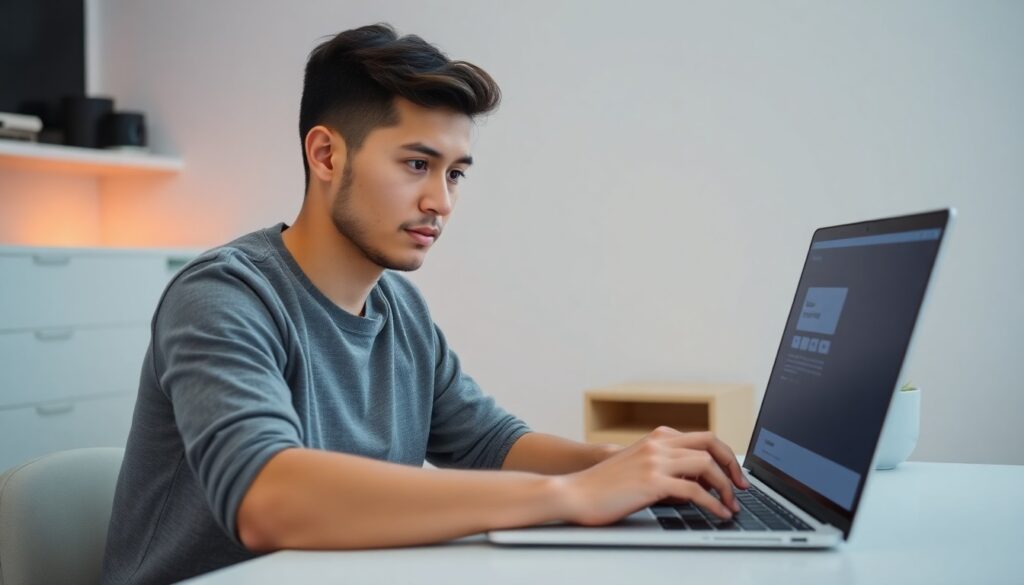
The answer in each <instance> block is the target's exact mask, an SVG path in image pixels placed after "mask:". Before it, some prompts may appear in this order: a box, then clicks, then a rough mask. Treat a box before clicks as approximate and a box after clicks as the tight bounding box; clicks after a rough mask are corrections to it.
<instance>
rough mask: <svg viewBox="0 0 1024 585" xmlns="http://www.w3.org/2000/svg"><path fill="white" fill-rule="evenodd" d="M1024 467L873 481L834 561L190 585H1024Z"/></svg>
mask: <svg viewBox="0 0 1024 585" xmlns="http://www.w3.org/2000/svg"><path fill="white" fill-rule="evenodd" d="M1022 485H1024V466H1017V465H967V464H955V463H904V464H903V465H901V466H899V467H898V468H896V469H895V470H892V471H879V472H876V473H874V474H873V475H872V476H871V480H870V482H869V484H868V487H867V491H866V492H865V495H864V500H863V501H862V502H861V510H860V512H859V513H858V517H857V520H856V522H855V523H854V527H853V533H852V535H851V538H850V540H849V541H847V542H846V543H844V544H842V545H840V547H839V548H838V549H834V550H828V551H782V550H770V551H767V550H738V549H734V550H708V549H669V548H661V549H643V548H633V549H630V548H584V547H559V548H546V547H501V546H495V545H491V544H489V543H487V542H486V541H485V540H484V539H483V537H482V536H475V537H469V538H465V539H460V540H458V541H454V542H451V543H447V544H442V545H436V546H425V547H415V548H405V549H390V550H373V551H341V552H309V551H282V552H277V553H273V554H270V555H267V556H264V557H260V558H258V559H255V560H252V561H248V562H245V563H240V564H237V565H234V566H231V567H227V568H225V569H222V570H220V571H215V572H213V573H209V574H207V575H204V576H201V577H199V578H197V579H195V580H193V581H191V583H195V584H202V585H216V584H222V583H247V584H262V583H265V584H267V585H280V584H281V583H341V582H346V583H425V582H443V583H446V584H451V585H458V584H463V583H465V584H467V585H469V584H471V585H479V584H480V583H488V584H501V583H509V584H513V583H514V584H516V585H521V584H522V583H564V582H587V583H595V584H600V583H609V584H610V583H623V582H626V581H628V582H632V583H643V584H644V585H648V584H654V583H666V584H668V583H671V584H672V585H678V584H679V583H683V582H687V583H708V584H715V583H737V584H739V583H751V584H753V583H758V584H762V585H763V584H767V583H814V584H819V583H840V584H846V583H870V584H872V585H873V584H877V583H899V584H901V585H906V584H911V583H986V584H997V583H1024V572H1022V571H1021V570H1020V569H1019V565H1020V560H1021V557H1022V556H1024V502H1022V500H1021V494H1020V491H1021V486H1022Z"/></svg>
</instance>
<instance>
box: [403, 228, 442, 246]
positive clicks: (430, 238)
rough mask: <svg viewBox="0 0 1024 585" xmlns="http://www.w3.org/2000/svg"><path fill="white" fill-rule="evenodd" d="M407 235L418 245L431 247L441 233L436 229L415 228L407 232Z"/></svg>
mask: <svg viewBox="0 0 1024 585" xmlns="http://www.w3.org/2000/svg"><path fill="white" fill-rule="evenodd" d="M405 233H407V234H409V237H410V238H412V239H413V241H414V242H416V243H417V244H419V245H421V246H429V245H431V244H433V243H434V240H436V239H437V235H438V234H439V233H440V232H439V231H438V230H437V229H436V228H413V229H407V230H405Z"/></svg>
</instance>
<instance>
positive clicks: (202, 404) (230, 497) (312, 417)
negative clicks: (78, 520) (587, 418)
mask: <svg viewBox="0 0 1024 585" xmlns="http://www.w3.org/2000/svg"><path fill="white" fill-rule="evenodd" d="M284 227H285V226H284V224H278V225H276V226H273V227H271V228H267V229H264V230H260V231H257V232H254V233H251V234H249V235H246V236H243V237H241V238H239V239H237V240H235V241H234V242H231V243H230V244H227V245H225V246H222V247H220V248H215V249H213V250H210V251H208V252H206V253H204V254H202V255H201V256H200V257H199V258H197V259H196V260H194V261H193V262H191V263H190V264H189V265H188V266H186V267H185V268H183V269H182V270H181V272H180V273H179V274H178V275H177V276H176V277H175V278H174V280H173V281H172V282H171V283H170V284H169V285H168V287H167V290H166V291H165V292H164V295H163V297H162V298H161V300H160V303H159V305H158V307H157V309H156V313H155V314H154V316H153V322H152V341H151V343H150V346H149V349H148V350H147V352H146V356H145V360H144V363H143V366H142V375H141V380H140V382H139V395H138V401H137V403H136V405H135V415H134V418H133V421H132V429H131V433H130V435H129V437H128V445H127V449H126V451H125V458H124V463H123V464H122V467H121V474H120V476H119V478H118V482H117V492H116V495H115V497H114V508H113V515H112V517H111V520H110V531H109V534H108V536H107V549H106V557H105V560H104V567H103V582H104V583H164V582H169V581H175V580H180V579H185V578H188V577H191V576H194V575H198V574H200V573H205V572H207V571H212V570H214V569H218V568H220V567H224V566H226V565H230V564H233V563H237V562H240V561H244V560H246V559H250V558H253V557H254V556H255V555H254V554H253V553H251V552H249V551H248V550H247V549H246V548H244V547H243V546H242V544H241V542H240V541H239V539H238V533H237V530H236V525H235V517H236V512H237V510H238V506H239V503H240V502H241V500H242V497H243V496H244V495H245V492H246V490H248V489H249V486H250V484H251V483H252V481H253V479H254V478H255V476H256V474H257V473H258V472H259V471H260V469H261V468H262V467H263V465H265V464H266V463H267V461H268V460H269V459H270V458H271V457H272V456H273V455H274V454H276V453H278V452H279V451H281V450H282V449H286V448H289V447H306V448H312V449H323V450H330V451H340V452H344V453H350V454H353V455H361V456H364V457H372V458H374V459H379V460H383V461H390V462H394V463H400V464H404V465H412V466H421V465H422V464H423V461H424V460H428V461H430V462H431V463H433V464H434V465H437V466H438V467H459V468H472V469H496V468H499V467H501V464H502V462H503V461H504V459H505V455H506V454H507V453H508V450H509V448H511V446H512V444H513V443H514V442H515V441H516V440H517V439H518V438H519V437H520V436H522V435H523V434H525V433H526V432H528V429H527V427H526V425H525V424H523V422H521V421H520V420H518V419H517V418H515V417H513V416H511V415H509V414H508V413H506V412H505V411H504V410H502V409H501V408H500V407H499V406H498V405H496V404H495V402H494V400H493V399H491V398H489V397H487V396H485V395H484V394H483V393H482V392H481V390H480V388H479V387H478V386H477V384H476V383H475V382H474V381H473V379H472V378H470V377H469V376H467V375H466V374H465V373H463V371H462V369H461V368H460V366H459V359H458V357H456V355H455V353H454V352H453V351H452V350H451V348H450V347H449V346H448V344H447V342H446V341H445V337H444V335H443V334H442V333H441V330H440V329H439V328H438V327H437V326H436V325H435V324H434V322H433V320H432V319H431V316H430V313H429V311H428V310H427V305H426V303H425V302H424V300H423V298H422V296H420V294H419V292H418V291H417V290H416V289H415V287H414V286H413V285H412V284H411V283H410V282H409V281H408V280H406V279H405V278H403V277H401V276H399V275H398V274H396V273H393V272H390V271H385V272H384V274H383V275H382V276H381V278H380V279H379V281H378V282H377V285H376V286H375V287H374V288H373V290H372V292H371V293H370V296H369V298H367V301H366V310H365V317H358V316H355V315H352V314H350V313H347V312H345V311H344V310H342V309H341V308H339V307H338V306H337V305H335V304H334V303H332V302H331V301H330V300H329V299H328V298H327V297H326V296H325V295H324V294H323V293H321V292H320V291H319V290H318V289H317V288H316V287H315V286H314V285H313V283H312V282H311V281H310V280H309V279H308V278H307V277H306V275H305V274H304V273H303V272H302V270H301V268H300V267H299V265H298V263H296V262H295V259H294V258H293V257H292V256H291V254H290V253H289V252H288V250H287V249H286V248H285V247H284V243H283V241H282V239H281V231H282V230H283V228H284Z"/></svg>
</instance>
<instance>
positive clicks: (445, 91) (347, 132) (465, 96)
mask: <svg viewBox="0 0 1024 585" xmlns="http://www.w3.org/2000/svg"><path fill="white" fill-rule="evenodd" d="M396 97H403V98H405V99H407V100H409V101H410V102H413V103H415V104H418V105H420V106H424V107H428V108H447V109H450V110H453V111H456V112H461V113H463V114H466V115H468V116H470V117H471V118H472V117H475V116H477V115H480V114H485V113H487V112H490V111H492V110H494V109H495V108H497V107H498V104H499V102H500V101H501V90H500V89H499V87H498V84H497V83H496V82H495V81H494V79H493V78H492V77H491V76H490V75H488V74H487V72H486V71H484V70H483V69H481V68H479V67H477V66H476V65H473V64H471V63H467V62H465V61H452V60H450V59H448V57H447V56H445V54H444V53H442V52H441V51H440V50H439V49H437V47H434V46H433V45H431V44H430V43H428V42H426V41H424V40H423V39H422V38H420V37H418V36H416V35H405V36H402V37H399V36H398V34H397V33H395V30H394V29H393V28H392V27H391V25H389V24H383V23H382V24H374V25H369V26H364V27H360V28H356V29H352V30H347V31H344V32H341V33H338V34H337V35H335V36H334V37H332V38H331V39H329V40H327V41H325V42H323V43H321V44H320V45H319V46H317V47H316V48H315V49H313V51H312V52H311V53H310V55H309V60H308V61H307V62H306V75H305V80H304V82H303V85H302V103H301V106H300V108H299V138H300V140H301V142H302V162H303V166H304V168H305V171H306V189H307V190H308V189H309V161H308V160H307V159H306V146H305V142H306V134H308V133H309V131H310V129H312V128H313V127H314V126H317V125H320V124H322V125H324V126H327V127H329V128H332V129H334V130H335V131H337V132H338V133H339V134H341V137H342V138H343V139H344V140H345V146H346V149H347V153H348V158H349V159H351V157H352V155H353V154H354V153H355V152H356V151H358V150H359V148H360V147H361V146H362V144H363V141H364V140H365V139H366V136H367V135H368V134H369V133H370V131H371V130H373V129H374V128H378V127H382V126H393V125H396V124H398V122H399V120H398V110H397V109H396V107H395V98H396Z"/></svg>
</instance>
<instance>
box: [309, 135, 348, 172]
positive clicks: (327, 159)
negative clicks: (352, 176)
mask: <svg viewBox="0 0 1024 585" xmlns="http://www.w3.org/2000/svg"><path fill="white" fill-rule="evenodd" d="M346 154H347V153H346V151H345V140H344V139H343V138H342V137H341V135H340V134H338V133H337V132H336V131H334V130H331V129H330V128H328V127H327V126H323V125H318V126H313V127H312V128H310V129H309V132H306V161H307V164H309V174H310V177H315V178H317V179H320V180H321V181H324V182H326V183H333V182H334V181H335V180H340V179H341V176H340V173H342V171H344V169H345V156H346Z"/></svg>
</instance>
